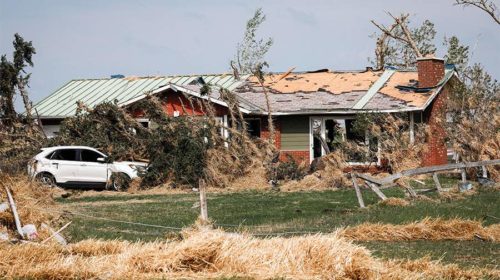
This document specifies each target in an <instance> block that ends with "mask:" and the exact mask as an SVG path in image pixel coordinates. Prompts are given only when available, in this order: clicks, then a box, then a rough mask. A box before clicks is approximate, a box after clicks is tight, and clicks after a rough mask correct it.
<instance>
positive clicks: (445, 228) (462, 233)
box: [340, 218, 500, 242]
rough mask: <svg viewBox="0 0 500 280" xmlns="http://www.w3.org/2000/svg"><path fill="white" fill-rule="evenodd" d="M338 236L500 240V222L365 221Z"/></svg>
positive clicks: (360, 239) (367, 239)
mask: <svg viewBox="0 0 500 280" xmlns="http://www.w3.org/2000/svg"><path fill="white" fill-rule="evenodd" d="M340 235H341V236H343V237H345V238H348V239H350V240H356V241H370V240H379V241H410V240H418V239H423V240H474V239H475V238H478V237H480V238H481V239H484V240H489V241H494V242H499V241H500V224H494V225H491V226H488V227H483V226H482V225H481V223H480V222H478V221H471V220H461V219H452V220H443V219H430V218H427V219H424V220H422V221H418V222H414V223H410V224H405V225H393V224H373V223H364V224H361V225H358V226H354V227H347V228H345V229H343V230H341V231H340Z"/></svg>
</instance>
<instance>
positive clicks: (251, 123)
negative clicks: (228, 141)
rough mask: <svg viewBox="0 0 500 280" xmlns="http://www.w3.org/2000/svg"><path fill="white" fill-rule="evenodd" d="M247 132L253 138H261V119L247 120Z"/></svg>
mask: <svg viewBox="0 0 500 280" xmlns="http://www.w3.org/2000/svg"><path fill="white" fill-rule="evenodd" d="M245 121H246V123H247V132H248V134H249V135H250V136H251V137H252V138H260V129H261V128H260V119H246V120H245Z"/></svg>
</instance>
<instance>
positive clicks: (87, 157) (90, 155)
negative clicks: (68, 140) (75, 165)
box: [80, 150, 103, 162]
mask: <svg viewBox="0 0 500 280" xmlns="http://www.w3.org/2000/svg"><path fill="white" fill-rule="evenodd" d="M80 155H81V158H82V161H86V162H98V161H97V159H98V158H102V157H103V156H102V155H101V154H99V153H96V152H94V151H91V150H81V152H80Z"/></svg>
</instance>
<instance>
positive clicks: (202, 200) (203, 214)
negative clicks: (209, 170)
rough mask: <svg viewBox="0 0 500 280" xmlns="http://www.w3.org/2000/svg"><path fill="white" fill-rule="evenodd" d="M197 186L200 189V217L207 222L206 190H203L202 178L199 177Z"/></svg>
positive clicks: (203, 182)
mask: <svg viewBox="0 0 500 280" xmlns="http://www.w3.org/2000/svg"><path fill="white" fill-rule="evenodd" d="M198 187H199V189H200V212H201V213H200V214H201V219H202V220H203V221H205V222H208V210H207V194H206V190H205V181H204V180H203V179H200V181H199V186H198Z"/></svg>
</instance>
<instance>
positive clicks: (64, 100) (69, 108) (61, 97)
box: [34, 74, 245, 118]
mask: <svg viewBox="0 0 500 280" xmlns="http://www.w3.org/2000/svg"><path fill="white" fill-rule="evenodd" d="M199 77H202V78H203V80H205V81H206V82H207V83H208V84H210V85H215V86H219V87H222V88H225V89H228V90H231V91H232V90H234V89H235V88H237V87H238V86H240V85H241V83H242V82H243V81H244V80H245V78H244V79H241V80H236V79H234V77H233V75H230V74H216V75H184V76H160V77H126V78H105V79H81V80H72V81H70V82H68V83H67V84H65V85H64V86H63V87H61V88H59V89H58V90H56V91H55V92H54V93H52V94H51V95H49V96H47V97H46V98H44V99H43V100H42V101H40V102H38V103H37V104H36V105H34V109H36V110H37V112H38V114H39V115H40V117H42V118H66V117H70V116H73V115H74V114H75V112H76V108H77V105H76V103H77V102H78V101H81V102H82V103H83V104H85V105H86V106H88V107H90V108H93V107H94V106H96V105H97V104H100V103H103V102H107V101H108V102H109V101H114V100H117V101H118V103H123V102H124V101H127V100H130V99H132V98H134V97H137V96H139V95H141V94H144V93H146V92H149V91H152V90H155V89H157V88H159V87H162V86H165V85H167V84H169V83H172V84H176V85H180V86H182V85H188V84H189V83H191V82H192V81H193V80H195V79H197V78H199Z"/></svg>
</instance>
